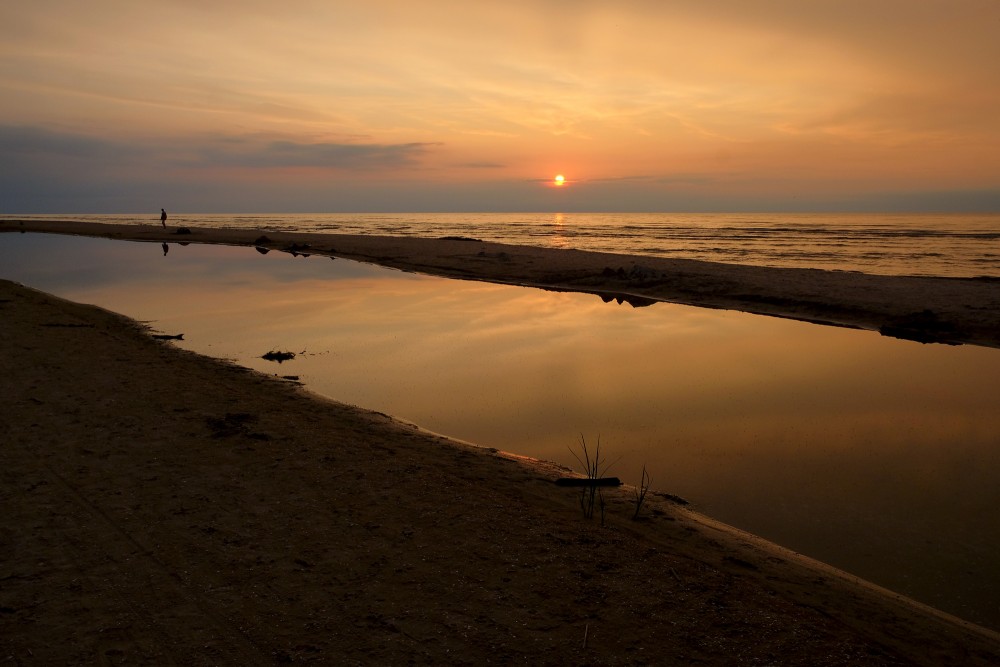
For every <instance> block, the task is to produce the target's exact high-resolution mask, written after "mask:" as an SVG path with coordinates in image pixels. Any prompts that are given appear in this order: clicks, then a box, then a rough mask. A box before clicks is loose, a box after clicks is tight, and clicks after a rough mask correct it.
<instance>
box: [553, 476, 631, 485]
mask: <svg viewBox="0 0 1000 667" xmlns="http://www.w3.org/2000/svg"><path fill="white" fill-rule="evenodd" d="M556 485H557V486H621V485H622V481H621V480H620V479H618V478H617V477H560V478H558V479H557V480H556Z"/></svg>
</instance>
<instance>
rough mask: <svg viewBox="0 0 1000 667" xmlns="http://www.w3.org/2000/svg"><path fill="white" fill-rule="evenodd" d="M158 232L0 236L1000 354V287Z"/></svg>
mask: <svg viewBox="0 0 1000 667" xmlns="http://www.w3.org/2000/svg"><path fill="white" fill-rule="evenodd" d="M184 229H186V230H187V231H188V232H190V233H188V234H179V233H178V232H179V231H183V230H182V229H179V228H167V229H163V228H162V227H160V226H159V225H143V224H137V225H109V224H101V223H86V222H60V221H41V220H28V221H24V220H16V219H10V220H0V231H8V232H13V231H38V232H49V233H62V234H80V235H87V236H101V237H106V238H115V239H127V240H137V241H150V242H156V243H172V242H173V243H178V242H183V243H216V244H227V245H244V246H257V247H260V248H262V249H264V250H268V251H270V250H278V251H284V252H292V253H295V254H308V255H312V254H317V255H328V256H334V257H345V258H350V259H355V260H359V261H364V262H371V263H375V264H379V265H382V266H388V267H393V268H398V269H402V270H406V271H414V272H421V273H426V274H430V275H438V276H446V277H451V278H463V279H471V280H484V281H490V282H497V283H508V284H519V285H533V286H538V287H545V288H549V289H557V290H571V291H577V292H588V293H593V294H596V295H598V296H601V297H602V298H604V299H606V300H610V299H618V300H621V301H628V302H629V303H632V304H633V305H635V306H643V305H649V304H650V303H653V302H655V301H670V302H675V303H683V304H689V305H695V306H703V307H710V308H726V309H732V310H741V311H745V312H750V313H757V314H762V315H772V316H778V317H788V318H793V319H799V320H805V321H810V322H816V323H823V324H832V325H837V326H847V327H857V328H862V329H870V330H876V331H881V332H882V333H883V334H884V335H888V336H894V337H899V338H906V339H910V340H917V341H921V342H938V343H949V344H963V343H967V344H974V345H985V346H991V347H997V346H1000V279H998V278H989V277H982V278H930V277H914V276H880V275H868V274H863V273H852V272H843V271H825V270H819V269H788V268H767V267H754V266H742V265H731V264H717V263H711V262H701V261H695V260H682V259H664V258H656V257H632V256H625V255H614V254H609V253H597V252H586V251H580V250H561V249H553V248H535V247H530V246H512V245H504V244H500V243H491V242H484V241H479V240H476V239H463V238H443V239H423V238H411V237H386V236H365V235H346V234H328V233H323V234H314V233H289V232H260V231H259V230H238V229H209V228H201V227H194V228H184Z"/></svg>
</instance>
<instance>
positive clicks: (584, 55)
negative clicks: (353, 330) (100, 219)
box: [0, 0, 1000, 213]
mask: <svg viewBox="0 0 1000 667" xmlns="http://www.w3.org/2000/svg"><path fill="white" fill-rule="evenodd" d="M997 35H1000V0H919V1H917V0H864V1H859V0H617V1H614V2H612V1H602V2H599V1H592V0H575V1H569V0H534V1H525V0H503V1H502V2H492V1H490V0H480V1H476V2H458V1H451V0H448V1H446V0H421V1H420V2H413V1H412V0H365V1H364V2H359V1H358V0H351V1H341V0H283V1H282V2H274V1H273V0H261V1H257V0H245V1H236V0H214V1H213V2H210V3H208V2H202V1H201V0H157V1H155V2H152V1H146V0H124V1H117V0H116V1H111V0H88V1H87V2H80V1H79V0H32V2H5V3H3V4H2V5H0V213H32V212H36V213H49V212H53V213H54V212H78V213H87V212H94V213H131V212H140V211H150V210H151V211H153V212H157V211H158V210H159V208H160V207H166V208H167V209H168V210H170V211H178V212H180V211H187V212H202V213H226V212H231V213H237V212H292V213H294V212H347V211H350V212H368V211H371V212H380V211H386V212H390V211H412V212H418V211H855V210H860V211H882V210H899V211H1000V39H998V38H997ZM556 175H562V176H563V177H564V179H565V182H564V183H563V184H562V185H557V184H556V183H555V181H554V178H555V176H556Z"/></svg>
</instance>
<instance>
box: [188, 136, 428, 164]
mask: <svg viewBox="0 0 1000 667" xmlns="http://www.w3.org/2000/svg"><path fill="white" fill-rule="evenodd" d="M437 145H439V144H436V143H430V142H410V143H402V144H377V143H369V144H362V143H326V142H318V143H307V142H294V141H285V140H279V141H258V140H255V139H230V140H226V141H221V142H216V143H215V144H214V145H213V146H209V147H207V148H204V149H200V150H198V151H197V154H198V159H199V161H200V162H203V163H205V164H207V165H223V166H237V167H246V168H251V169H269V168H283V167H315V168H325V169H410V168H414V167H417V166H419V165H420V163H421V161H422V159H423V157H424V156H425V155H426V154H427V153H428V152H429V151H430V150H431V148H432V147H434V146H437Z"/></svg>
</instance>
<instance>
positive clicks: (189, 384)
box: [0, 222, 1000, 665]
mask: <svg viewBox="0 0 1000 667" xmlns="http://www.w3.org/2000/svg"><path fill="white" fill-rule="evenodd" d="M32 224H33V226H34V227H35V228H36V229H37V226H38V225H39V223H32ZM42 226H48V227H50V228H48V229H45V231H55V232H60V233H84V234H89V235H102V236H108V237H113V238H137V239H139V240H148V241H160V242H164V241H167V242H178V240H179V238H178V235H175V234H174V230H167V231H166V232H164V231H163V230H162V229H161V230H154V229H153V228H152V227H150V226H145V227H136V228H124V229H122V228H117V227H116V228H113V229H106V228H104V227H105V226H89V225H83V226H80V225H79V223H73V225H61V224H56V223H42ZM3 227H5V228H7V229H8V230H10V229H12V228H13V229H17V228H20V227H21V226H20V225H19V224H18V223H16V222H14V223H11V222H6V223H3ZM27 227H28V225H25V228H27ZM118 235H124V236H118ZM183 236H184V237H186V238H184V241H185V242H187V241H188V240H190V241H196V240H197V241H199V242H202V241H203V242H211V243H226V244H242V245H255V244H256V245H258V246H260V247H269V248H273V249H276V250H287V251H294V252H300V253H301V252H313V253H315V252H322V253H328V254H332V255H336V256H343V257H352V258H354V259H362V260H364V261H371V262H377V263H380V264H384V265H388V266H396V267H398V268H403V269H407V270H419V271H425V272H427V273H434V274H438V275H451V276H457V277H466V278H475V279H486V280H493V281H497V282H523V283H530V284H536V285H544V286H548V287H551V288H558V289H581V290H584V291H593V292H598V293H601V294H603V295H604V296H605V298H608V296H609V295H613V294H620V295H623V298H624V297H626V296H627V297H631V298H647V299H661V298H662V299H668V297H669V299H668V300H677V301H683V302H688V303H694V302H697V301H703V302H705V303H710V305H713V306H716V307H723V306H725V304H726V303H732V302H733V301H734V300H738V299H736V297H737V296H739V294H740V293H745V292H747V293H756V292H755V290H756V289H757V288H756V287H754V286H752V285H751V286H749V287H748V285H747V284H744V283H738V284H736V280H737V279H736V277H734V276H732V275H721V276H720V275H714V274H713V271H715V270H718V271H723V272H725V271H730V270H732V271H740V270H741V269H739V267H722V268H720V267H718V266H717V265H716V266H707V267H699V266H697V264H698V263H678V262H665V263H664V262H660V261H657V260H650V261H649V262H648V263H647V262H646V260H645V259H643V260H640V261H641V272H642V273H643V274H644V275H645V272H646V271H648V270H653V271H659V272H661V274H662V273H666V272H668V271H675V272H676V273H675V274H674V278H671V279H668V278H665V277H663V276H662V275H661V277H660V278H657V279H656V280H659V281H660V283H659V284H642V283H644V282H647V283H648V282H650V281H652V282H656V280H653V279H649V278H648V276H647V278H644V279H640V278H638V277H633V278H630V277H629V275H630V274H633V273H634V274H635V276H638V275H639V273H640V270H638V269H637V270H636V271H635V272H633V270H632V269H631V268H629V267H630V265H629V264H627V262H631V261H633V260H631V259H628V258H621V257H615V256H607V255H603V256H602V255H595V254H594V253H574V252H563V251H544V250H537V249H532V248H511V247H504V246H497V245H495V244H484V243H481V242H477V241H468V240H452V241H440V240H437V241H433V240H427V241H424V240H418V239H378V238H375V237H338V236H328V235H323V236H319V235H277V234H268V237H269V239H270V240H269V241H263V240H260V239H259V238H258V237H259V236H260V234H259V233H250V232H247V233H242V232H234V231H232V230H203V229H195V230H192V234H191V235H190V236H188V235H183ZM161 237H162V240H161ZM255 242H256V243H255ZM293 244H296V245H294V246H293ZM305 245H308V246H309V247H308V248H304V247H303V246H305ZM481 253H482V254H481ZM633 259H634V258H633ZM608 262H617V264H621V265H622V266H621V268H623V272H624V273H625V274H626V275H625V277H624V278H622V277H621V276H620V275H618V273H617V268H616V267H617V265H616V264H607V263H608ZM623 262H625V263H624V264H623ZM601 264H606V266H601ZM647 264H648V266H647ZM605 268H611V269H612V273H614V274H615V275H613V276H612V275H605V271H604V269H605ZM697 271H701V272H702V273H700V274H698V273H697ZM595 272H596V273H595ZM758 273H759V274H760V276H761V277H760V278H759V280H760V281H762V282H761V284H765V283H767V284H769V285H771V287H772V288H773V289H775V290H778V292H776V293H773V294H770V295H768V294H767V293H764V294H765V295H766V296H767V298H768V299H771V300H772V301H773V300H776V299H778V295H780V294H785V295H786V296H785V297H782V298H786V299H787V302H785V303H784V304H783V305H782V306H781V307H780V308H778V307H775V308H774V309H773V310H774V312H771V313H770V314H775V315H781V316H787V317H800V318H803V319H813V318H815V319H821V320H829V321H836V322H837V323H838V324H842V325H851V326H866V327H869V328H878V327H879V326H883V325H884V324H883V325H879V324H878V322H880V321H881V322H883V323H884V322H886V321H889V320H890V319H891V318H892V317H897V318H898V317H900V313H906V312H910V313H913V312H916V313H920V312H922V311H923V310H925V309H930V310H932V312H933V313H934V317H933V318H932V319H931V318H930V316H926V315H925V316H923V319H922V320H921V322H922V323H923V325H925V326H924V327H923V328H924V329H927V328H928V326H929V324H928V323H930V324H935V326H932V327H930V328H931V329H933V330H934V331H936V332H937V333H939V334H940V333H941V331H943V330H945V328H947V331H949V332H950V333H949V336H948V338H949V339H951V338H954V339H955V341H958V340H961V341H963V342H972V343H977V344H983V345H996V343H997V337H998V335H997V334H998V327H997V326H996V318H997V313H998V311H1000V308H998V307H997V305H996V299H997V288H996V286H995V284H994V283H990V282H989V281H974V280H973V281H957V280H956V281H952V280H943V281H935V280H918V279H896V278H892V279H884V280H880V282H881V283H884V284H883V287H882V288H880V289H879V290H877V291H876V293H873V294H868V296H867V298H866V301H865V302H864V303H863V304H861V305H857V304H853V305H851V304H852V303H853V302H851V299H855V300H860V299H861V297H862V296H863V293H867V292H868V291H869V289H870V288H869V289H863V288H862V283H863V281H864V280H865V279H868V278H871V277H867V276H856V275H855V274H834V275H832V276H827V275H819V274H821V273H822V272H808V271H807V272H791V273H787V272H782V271H779V272H777V273H776V274H775V273H773V270H760V271H759V272H758V271H756V270H751V271H749V272H748V275H750V274H753V275H756V274H758ZM792 274H796V275H799V274H801V276H802V278H801V281H800V282H799V283H794V281H791V280H789V279H788V277H789V276H791V275H792ZM697 275H702V276H711V280H709V278H703V279H697V278H696V276H697ZM776 275H777V276H780V278H775V277H774V276H776ZM767 276H771V277H770V279H769V280H770V282H769V283H768V282H767ZM841 278H843V279H846V286H843V285H842V286H840V288H839V290H840V291H838V290H834V292H835V294H834V295H833V296H832V297H831V299H829V300H828V301H832V302H834V303H839V304H841V305H838V306H830V305H829V303H828V304H827V305H826V306H823V307H820V306H817V305H816V304H817V303H820V302H821V297H822V296H823V295H822V289H823V288H824V285H825V283H824V281H833V282H836V280H838V279H841ZM748 279H749V278H748ZM699 280H702V281H703V282H699ZM809 280H812V281H813V282H812V283H809ZM712 281H716V282H714V283H712ZM913 281H917V282H913ZM591 283H593V284H591ZM709 283H711V284H714V285H716V287H705V284H709ZM725 284H735V287H733V286H731V287H730V289H729V290H728V291H726V290H724V289H722V287H718V285H725ZM678 285H682V286H683V285H687V287H686V291H683V294H681V293H680V292H678V291H677V290H678V289H679V288H678V287H677V286H678ZM699 285H701V288H699V287H698V286H699ZM914 285H920V286H922V288H923V289H924V292H923V293H921V294H916V295H910V297H908V298H909V301H908V302H906V304H904V305H900V304H898V303H895V302H893V301H892V298H891V297H892V294H893V293H892V289H898V290H899V291H900V293H902V292H905V291H906V288H907V286H909V288H910V289H912V288H913V287H914ZM893 286H895V288H893ZM612 287H614V288H616V289H615V290H611V289H610V288H612ZM617 288H621V289H617ZM671 290H674V291H671ZM780 290H791V291H792V292H794V294H798V295H800V297H801V298H800V300H801V301H802V303H805V304H806V305H795V303H793V302H795V299H793V298H792V297H791V296H787V295H788V294H789V292H788V291H785V292H781V291H780ZM852 290H860V291H858V292H855V291H852ZM807 294H814V296H813V299H812V301H810V300H808V299H806V295H807ZM949 295H950V296H951V297H953V298H954V299H955V300H954V301H953V302H951V303H949V302H948V297H949ZM611 298H614V297H613V296H612V297H611ZM935 299H937V300H939V301H937V300H935ZM990 299H992V301H990ZM640 303H641V302H640ZM741 303H742V304H743V308H742V309H747V310H755V309H754V308H750V307H749V306H750V305H751V304H748V303H747V302H746V299H744V300H743V301H742V302H741ZM844 304H847V305H844ZM734 307H737V306H734ZM756 310H761V309H756ZM763 310H767V309H763ZM838 312H839V313H840V316H839V317H833V315H834V314H835V313H838ZM865 313H867V315H864V314H865ZM863 315H864V316H863ZM865 317H867V318H869V319H865ZM879 318H881V319H879ZM886 318H889V319H886ZM912 329H913V327H911V330H912ZM908 331H910V330H908ZM959 331H961V332H963V333H961V334H960V335H959V334H958V333H957V332H959ZM976 332H978V333H976ZM952 334H954V335H952ZM0 345H2V352H3V354H2V356H0V364H2V369H3V372H2V373H0V387H2V390H3V396H4V398H5V404H6V406H5V410H4V411H3V417H2V419H0V438H2V441H3V442H4V445H5V446H4V447H3V448H2V449H0V457H2V460H0V470H2V473H0V474H2V475H3V482H4V484H3V487H2V489H3V490H2V492H0V493H2V497H3V506H4V508H5V511H4V512H3V513H2V515H0V536H2V540H3V545H2V546H3V553H4V556H3V558H2V559H0V568H2V569H0V581H2V582H3V585H2V586H0V649H2V651H3V655H4V656H5V658H6V659H7V660H8V662H10V663H12V664H90V663H97V664H157V665H159V664H275V663H288V662H313V663H318V664H408V663H416V664H487V663H498V664H696V663H698V664H720V665H721V664H727V665H728V664H809V665H835V664H852V665H857V664H861V665H864V664H872V665H895V664H923V665H940V664H973V665H974V664H984V665H985V664H995V663H996V662H997V661H998V660H1000V635H997V633H994V632H991V631H988V630H985V629H982V628H978V627H976V626H973V625H970V624H968V623H965V622H962V621H960V620H958V619H955V618H953V617H950V616H948V615H945V614H942V613H940V612H937V611H935V610H932V609H929V608H927V607H926V606H923V605H920V604H917V603H915V602H912V601H910V600H908V599H906V598H902V597H900V596H897V595H895V594H893V593H890V592H888V591H885V590H884V589H880V588H878V587H875V586H873V585H870V584H867V583H865V582H862V581H858V580H856V579H855V578H854V577H852V576H849V575H846V574H844V573H842V572H839V571H836V570H834V569H832V568H829V567H827V566H825V565H823V564H820V563H818V562H815V561H812V560H809V559H806V558H804V557H802V556H799V555H797V554H794V553H792V552H790V551H788V550H785V549H782V548H781V547H779V546H777V545H773V544H770V543H767V542H765V541H763V540H761V539H759V538H756V537H754V536H752V535H749V534H747V533H744V532H741V531H737V530H735V529H733V528H731V527H728V526H725V525H722V524H720V523H718V522H715V521H712V520H711V519H709V518H707V517H705V516H702V515H699V514H697V513H695V512H692V511H690V510H689V509H687V508H685V507H684V506H683V505H680V504H678V503H677V502H675V501H674V500H672V499H671V497H670V496H669V492H670V489H654V493H652V494H651V495H650V496H649V497H648V498H647V500H646V502H645V504H644V506H643V508H642V511H641V515H640V519H639V520H633V519H632V518H631V517H632V514H633V512H634V508H635V501H634V496H633V493H632V491H633V490H632V489H631V488H629V487H622V488H620V489H608V490H607V491H606V493H605V498H606V501H607V507H606V512H605V519H604V521H603V524H602V522H601V520H600V518H599V517H594V518H592V519H589V520H588V519H585V518H584V517H583V515H582V512H581V510H580V506H579V495H578V494H579V492H578V491H577V490H574V489H569V488H563V487H560V486H557V485H556V484H555V483H554V481H555V480H556V479H557V478H559V477H562V476H567V475H572V474H575V473H573V472H571V471H568V470H566V469H562V468H559V467H558V466H555V465H553V464H549V463H545V462H540V461H534V460H529V459H525V458H522V457H518V456H516V455H515V454H512V453H506V452H503V451H498V450H494V449H484V448H480V447H476V446H474V445H470V444H467V443H460V442H455V441H451V440H448V439H446V438H443V437H441V436H437V435H434V434H431V433H427V432H425V431H422V430H421V429H419V428H418V427H416V426H414V425H410V424H405V423H401V422H399V421H396V420H394V419H392V418H391V417H388V416H386V415H382V414H378V413H374V412H371V411H366V410H364V409H362V408H357V407H352V406H347V405H343V404H339V403H336V402H332V401H329V400H326V399H323V398H320V397H318V396H315V395H312V394H310V393H308V392H306V391H304V390H303V389H302V388H301V387H299V386H298V385H297V384H295V383H292V382H287V381H283V380H280V379H278V378H275V377H269V376H264V375H261V374H257V373H254V372H252V371H249V370H247V369H243V368H240V367H237V366H234V365H232V364H227V363H224V362H220V361H216V360H212V359H208V358H205V357H200V356H198V355H195V354H192V353H189V352H185V351H183V350H180V349H177V348H176V347H174V346H173V345H172V344H171V343H169V342H164V341H160V340H155V339H154V338H153V337H152V336H151V335H150V333H149V332H148V331H147V330H146V329H145V328H144V327H142V326H141V325H139V324H137V323H135V322H133V321H131V320H128V319H127V318H124V317H122V316H119V315H116V314H113V313H109V312H107V311H104V310H101V309H99V308H96V307H93V306H85V305H79V304H74V303H70V302H67V301H64V300H61V299H58V298H55V297H52V296H50V295H46V294H43V293H41V292H37V291H35V290H32V289H29V288H25V287H22V286H19V285H16V284H14V283H10V282H8V281H0Z"/></svg>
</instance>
